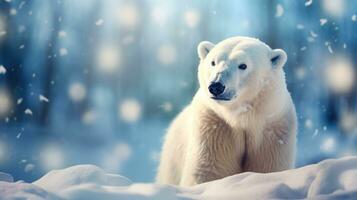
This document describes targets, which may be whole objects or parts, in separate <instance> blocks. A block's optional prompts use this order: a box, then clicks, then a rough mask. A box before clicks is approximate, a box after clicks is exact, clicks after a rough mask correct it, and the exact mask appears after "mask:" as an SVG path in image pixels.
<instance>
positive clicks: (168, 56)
mask: <svg viewBox="0 0 357 200" xmlns="http://www.w3.org/2000/svg"><path fill="white" fill-rule="evenodd" d="M157 59H158V61H159V62H160V63H162V64H165V65H168V64H172V63H174V62H175V61H176V48H175V47H174V46H173V45H171V44H165V45H162V46H160V47H159V48H158V50H157Z"/></svg>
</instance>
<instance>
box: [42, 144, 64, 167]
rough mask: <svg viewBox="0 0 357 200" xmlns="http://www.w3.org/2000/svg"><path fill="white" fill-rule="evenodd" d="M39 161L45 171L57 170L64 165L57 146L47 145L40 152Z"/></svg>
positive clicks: (60, 151)
mask: <svg viewBox="0 0 357 200" xmlns="http://www.w3.org/2000/svg"><path fill="white" fill-rule="evenodd" d="M40 161H41V165H42V167H43V168H44V169H45V170H46V171H48V170H53V169H58V168H61V167H63V165H64V154H63V152H62V150H61V149H60V148H59V146H57V145H54V144H48V145H47V146H45V147H43V148H42V149H41V150H40Z"/></svg>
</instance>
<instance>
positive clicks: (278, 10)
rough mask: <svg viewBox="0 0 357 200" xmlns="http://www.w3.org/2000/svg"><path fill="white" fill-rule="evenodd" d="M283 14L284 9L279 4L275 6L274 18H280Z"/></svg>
mask: <svg viewBox="0 0 357 200" xmlns="http://www.w3.org/2000/svg"><path fill="white" fill-rule="evenodd" d="M283 14H284V8H283V6H282V5H281V4H278V5H276V12H275V17H281V16H283Z"/></svg>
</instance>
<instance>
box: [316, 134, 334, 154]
mask: <svg viewBox="0 0 357 200" xmlns="http://www.w3.org/2000/svg"><path fill="white" fill-rule="evenodd" d="M320 149H321V150H322V151H323V152H325V153H331V152H334V151H335V149H336V141H335V139H334V138H333V137H328V138H325V139H324V141H323V142H322V144H321V146H320Z"/></svg>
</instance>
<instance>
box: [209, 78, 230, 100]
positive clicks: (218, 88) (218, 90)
mask: <svg viewBox="0 0 357 200" xmlns="http://www.w3.org/2000/svg"><path fill="white" fill-rule="evenodd" d="M225 88H226V87H224V85H222V83H220V82H214V83H211V85H209V86H208V90H209V92H210V93H211V94H213V96H215V97H217V96H218V95H220V94H222V93H223V91H224V89H225Z"/></svg>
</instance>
